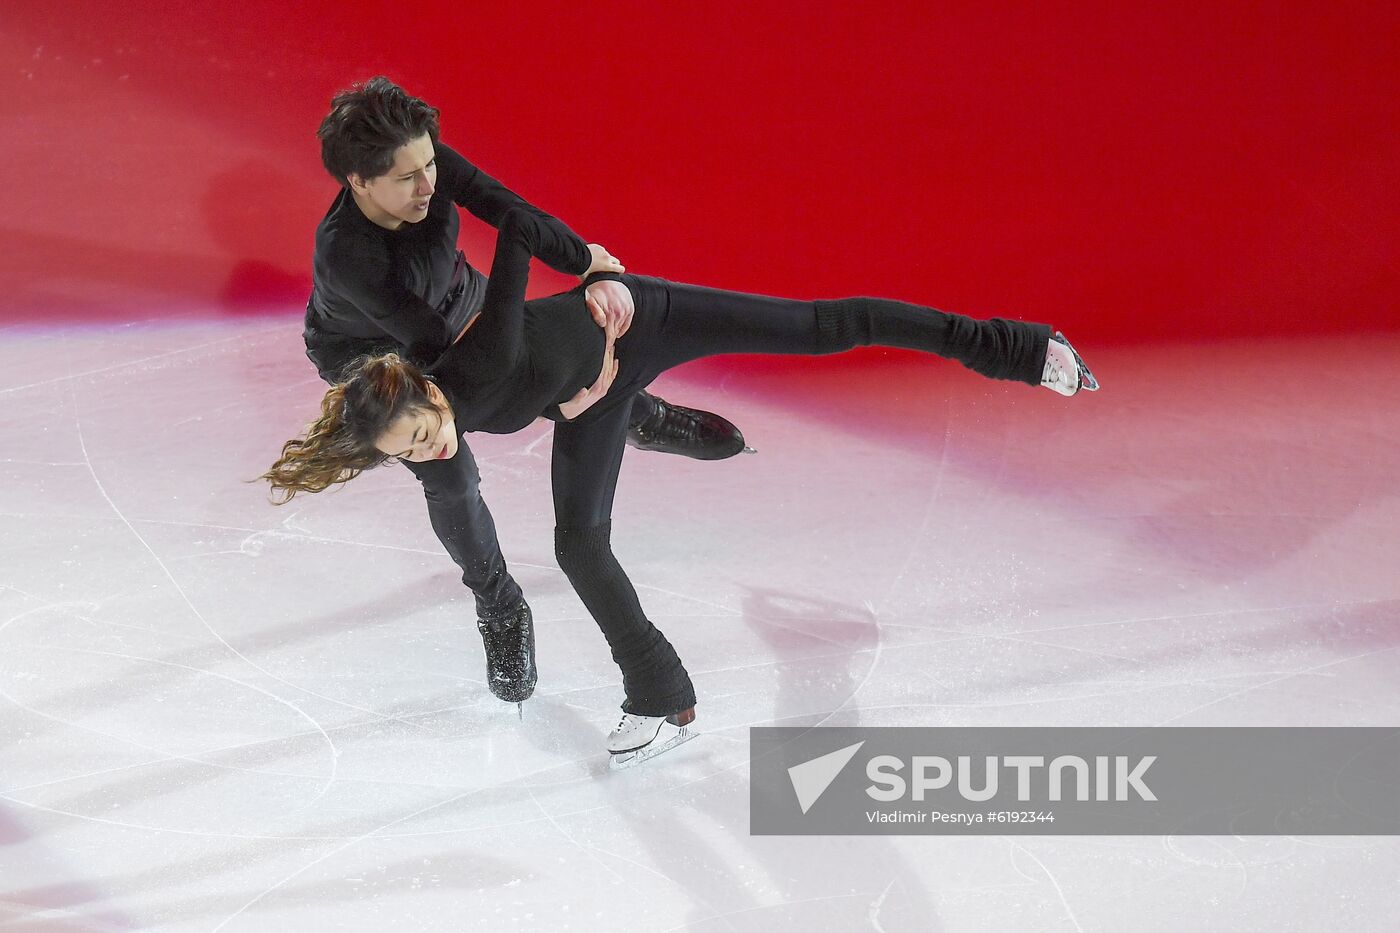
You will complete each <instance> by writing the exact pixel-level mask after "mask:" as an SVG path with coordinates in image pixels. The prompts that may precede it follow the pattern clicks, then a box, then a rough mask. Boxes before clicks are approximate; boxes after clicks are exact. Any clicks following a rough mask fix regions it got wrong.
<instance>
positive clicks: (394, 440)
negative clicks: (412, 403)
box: [374, 382, 457, 463]
mask: <svg viewBox="0 0 1400 933" xmlns="http://www.w3.org/2000/svg"><path fill="white" fill-rule="evenodd" d="M428 399H429V400H430V401H431V402H432V403H433V406H434V407H433V408H432V410H430V411H414V412H409V413H408V414H406V415H400V416H399V417H398V419H397V420H396V421H395V422H394V423H393V424H391V425H390V426H389V430H387V431H385V432H384V434H383V435H381V436H380V438H379V440H377V441H376V442H375V444H374V446H375V447H376V448H378V449H379V452H380V453H385V454H388V455H389V456H391V457H397V458H398V459H400V460H411V461H413V462H414V463H422V462H424V461H425V460H450V459H451V458H453V457H455V456H457V427H456V424H455V422H454V421H453V419H452V406H451V405H449V404H447V398H446V397H445V396H444V395H443V394H442V390H441V389H439V388H438V387H437V386H435V385H433V384H432V383H431V382H430V383H428Z"/></svg>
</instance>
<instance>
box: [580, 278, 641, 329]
mask: <svg viewBox="0 0 1400 933" xmlns="http://www.w3.org/2000/svg"><path fill="white" fill-rule="evenodd" d="M583 295H584V302H585V303H586V304H587V305H588V310H589V311H591V312H592V313H593V320H595V321H597V322H598V326H599V327H601V328H603V329H604V330H609V329H611V330H612V331H613V332H614V333H615V335H616V336H618V337H621V336H622V335H623V334H625V333H627V328H629V327H631V326H632V315H633V313H634V312H635V311H636V310H637V308H636V305H635V304H634V303H633V301H632V290H631V289H629V288H628V287H627V286H626V285H623V284H622V283H621V282H614V281H613V280H612V279H604V280H603V281H601V282H594V283H593V284H592V285H590V286H588V287H587V288H586V289H584V290H583ZM610 325H611V327H610Z"/></svg>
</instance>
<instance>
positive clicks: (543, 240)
mask: <svg viewBox="0 0 1400 933" xmlns="http://www.w3.org/2000/svg"><path fill="white" fill-rule="evenodd" d="M547 250H552V251H554V252H556V253H557V254H558V255H561V256H570V255H572V256H573V257H574V259H575V260H578V261H582V262H583V267H584V268H587V267H588V265H587V257H588V247H587V245H586V244H585V243H584V242H583V241H582V240H580V239H578V238H577V237H574V238H572V239H566V238H564V237H562V236H561V235H560V232H559V228H558V227H557V226H555V225H553V224H549V223H546V222H545V221H543V220H541V219H540V216H539V214H538V212H536V211H534V210H531V209H530V208H529V206H528V205H526V206H525V207H523V208H522V207H515V208H511V209H510V210H507V211H506V213H505V214H504V215H503V216H502V217H501V225H500V232H499V233H498V234H497V235H496V255H495V257H494V258H493V259H492V261H491V275H490V277H489V278H488V279H487V281H486V297H485V299H484V300H483V302H482V305H481V319H480V320H479V321H477V322H476V324H475V325H474V326H473V328H472V331H471V340H470V341H469V343H470V345H471V347H472V348H473V350H474V351H475V352H476V353H477V354H478V359H479V360H480V365H482V366H483V367H489V368H490V370H491V371H495V372H509V371H510V370H512V369H514V368H515V367H516V366H518V365H519V364H520V361H521V354H522V353H523V349H524V346H523V345H524V331H525V287H526V285H527V284H528V283H529V278H530V257H531V256H540V255H543V253H544V252H545V251H547ZM570 250H575V252H573V253H570ZM578 261H576V262H575V263H574V264H575V265H576V266H577V265H578Z"/></svg>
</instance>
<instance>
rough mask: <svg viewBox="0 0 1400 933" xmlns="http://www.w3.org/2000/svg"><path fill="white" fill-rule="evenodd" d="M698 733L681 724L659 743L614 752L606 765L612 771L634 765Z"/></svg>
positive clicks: (662, 752)
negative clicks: (674, 731) (673, 732)
mask: <svg viewBox="0 0 1400 933" xmlns="http://www.w3.org/2000/svg"><path fill="white" fill-rule="evenodd" d="M699 734H700V733H699V732H698V731H696V730H695V729H693V728H691V727H690V726H681V728H680V731H679V732H677V733H676V734H675V735H673V736H671V737H670V738H669V739H667V740H666V741H664V742H662V743H661V744H660V745H646V746H643V747H642V748H638V749H634V750H632V751H630V752H616V753H614V754H612V755H611V756H609V758H608V767H609V768H610V769H612V770H613V771H624V770H626V769H627V768H632V767H636V766H637V765H639V764H641V763H642V762H644V761H646V760H647V759H649V758H655V757H656V756H657V755H660V754H664V753H665V752H669V751H670V750H671V749H673V748H675V747H677V746H679V745H684V744H685V743H686V742H689V741H690V740H691V739H693V738H695V737H696V736H697V735H699Z"/></svg>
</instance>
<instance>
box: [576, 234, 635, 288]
mask: <svg viewBox="0 0 1400 933" xmlns="http://www.w3.org/2000/svg"><path fill="white" fill-rule="evenodd" d="M588 252H589V253H590V254H591V255H592V256H593V262H591V263H590V264H589V266H588V271H587V272H585V273H584V274H583V275H581V276H579V281H582V280H584V279H586V278H588V277H589V276H590V275H592V274H593V273H595V272H626V271H627V267H626V266H624V265H623V264H622V263H621V262H619V261H618V259H617V257H616V256H614V255H613V254H612V253H610V252H608V251H607V249H605V248H604V247H602V246H599V245H598V244H597V243H589V244H588Z"/></svg>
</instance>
